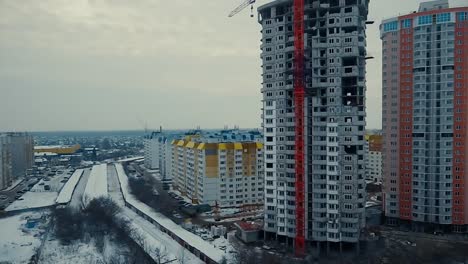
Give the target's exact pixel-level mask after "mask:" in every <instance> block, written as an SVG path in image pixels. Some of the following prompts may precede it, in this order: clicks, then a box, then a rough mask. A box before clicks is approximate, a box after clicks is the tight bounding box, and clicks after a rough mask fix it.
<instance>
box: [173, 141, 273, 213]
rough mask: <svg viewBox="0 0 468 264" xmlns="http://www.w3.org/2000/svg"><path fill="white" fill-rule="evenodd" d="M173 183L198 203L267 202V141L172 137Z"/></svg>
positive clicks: (235, 204)
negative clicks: (218, 140) (264, 154)
mask: <svg viewBox="0 0 468 264" xmlns="http://www.w3.org/2000/svg"><path fill="white" fill-rule="evenodd" d="M172 148H173V149H172V176H173V187H174V189H177V190H179V191H180V192H181V193H182V195H183V196H186V197H188V198H190V199H191V200H192V203H194V204H210V205H212V206H213V205H215V204H218V205H219V206H220V207H234V206H236V207H242V206H246V205H257V204H263V193H264V190H263V180H264V178H263V174H264V173H263V144H262V143H259V142H254V141H250V142H239V141H238V142H215V143H210V140H208V139H203V138H200V137H197V136H188V137H186V138H184V139H181V140H174V141H172Z"/></svg>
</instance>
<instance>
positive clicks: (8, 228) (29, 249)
mask: <svg viewBox="0 0 468 264" xmlns="http://www.w3.org/2000/svg"><path fill="white" fill-rule="evenodd" d="M40 216H41V214H39V213H33V214H31V213H25V214H20V215H15V216H11V217H7V218H2V219H0V262H10V263H15V264H16V263H29V260H30V259H31V257H32V256H33V255H34V254H35V251H36V249H37V248H38V247H39V246H40V244H41V241H40V233H41V232H43V231H42V229H41V227H39V228H37V227H36V228H32V229H28V228H26V227H25V224H26V221H27V218H31V217H34V218H39V217H40Z"/></svg>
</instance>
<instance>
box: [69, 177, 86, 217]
mask: <svg viewBox="0 0 468 264" xmlns="http://www.w3.org/2000/svg"><path fill="white" fill-rule="evenodd" d="M90 174H91V169H85V170H84V172H83V175H82V176H81V179H80V181H79V182H78V185H76V188H75V191H74V192H73V195H72V199H71V201H70V206H71V207H72V208H74V209H80V208H81V198H82V197H83V193H84V190H85V188H86V183H88V179H89V175H90Z"/></svg>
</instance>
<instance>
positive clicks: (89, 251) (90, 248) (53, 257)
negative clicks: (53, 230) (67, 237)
mask: <svg viewBox="0 0 468 264" xmlns="http://www.w3.org/2000/svg"><path fill="white" fill-rule="evenodd" d="M39 263H41V264H55V263H73V264H88V263H105V261H104V259H103V257H102V254H100V253H98V252H97V249H96V247H94V245H92V244H84V243H79V242H74V243H73V244H70V245H66V246H64V245H61V244H60V243H59V241H57V240H52V241H47V242H46V245H45V246H44V248H43V249H42V253H41V257H40V259H39Z"/></svg>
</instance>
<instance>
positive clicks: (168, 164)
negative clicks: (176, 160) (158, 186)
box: [159, 138, 172, 181]
mask: <svg viewBox="0 0 468 264" xmlns="http://www.w3.org/2000/svg"><path fill="white" fill-rule="evenodd" d="M160 156H161V160H160V168H159V171H160V173H161V177H162V178H163V179H164V180H166V181H167V180H171V179H172V145H171V140H170V139H168V138H164V139H163V140H162V142H161V144H160Z"/></svg>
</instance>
